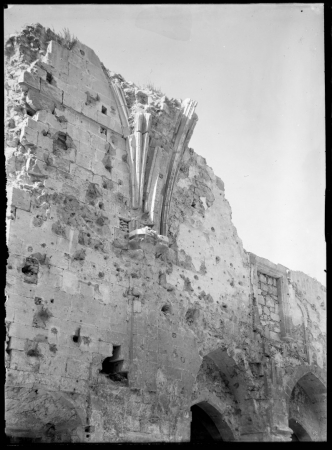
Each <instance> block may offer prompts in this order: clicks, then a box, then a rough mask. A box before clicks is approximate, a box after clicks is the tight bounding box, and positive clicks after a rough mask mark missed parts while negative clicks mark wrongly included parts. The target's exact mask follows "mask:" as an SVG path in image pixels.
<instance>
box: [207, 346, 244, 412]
mask: <svg viewBox="0 0 332 450" xmlns="http://www.w3.org/2000/svg"><path fill="white" fill-rule="evenodd" d="M205 358H209V359H210V360H212V361H213V362H214V363H215V365H216V366H217V367H218V369H219V370H220V371H221V372H222V373H223V374H224V375H225V376H226V378H227V381H228V387H229V389H230V391H231V392H232V394H233V395H234V397H235V399H236V401H237V403H241V401H242V400H243V399H244V398H245V397H246V389H247V381H248V380H247V379H246V378H245V376H244V373H243V370H242V368H241V367H240V366H239V363H237V362H236V361H235V359H234V358H233V357H232V356H230V355H229V353H228V352H227V350H226V349H223V348H217V349H214V350H211V351H210V352H209V353H208V354H207V355H206V356H205Z"/></svg>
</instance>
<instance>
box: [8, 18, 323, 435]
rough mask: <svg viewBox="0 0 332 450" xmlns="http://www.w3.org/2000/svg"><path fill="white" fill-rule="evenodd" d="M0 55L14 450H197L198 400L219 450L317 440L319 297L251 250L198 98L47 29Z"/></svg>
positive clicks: (15, 39) (36, 29) (296, 275)
mask: <svg viewBox="0 0 332 450" xmlns="http://www.w3.org/2000/svg"><path fill="white" fill-rule="evenodd" d="M5 54H6V78H5V89H6V149H5V155H6V172H7V198H8V203H7V214H6V218H7V230H6V231H7V245H8V250H9V258H8V261H7V285H6V297H7V300H6V311H7V317H6V324H7V337H6V339H7V341H6V367H7V378H6V397H7V400H6V408H7V412H6V432H7V434H8V435H9V436H11V439H12V440H13V442H18V441H20V440H22V439H23V440H24V439H28V440H29V439H30V440H32V441H33V442H39V441H41V442H156V441H165V442H182V441H189V440H190V423H191V420H192V413H191V407H192V406H193V405H198V406H199V407H200V408H201V409H203V410H204V411H205V412H206V414H208V415H210V417H212V418H213V420H214V423H215V426H216V429H217V430H218V431H217V433H219V436H221V438H222V439H223V440H239V441H241V440H242V441H278V440H279V441H280V440H286V441H287V440H290V439H291V438H290V436H291V434H292V430H293V431H294V432H295V434H296V433H298V434H299V433H300V432H299V431H298V429H296V430H295V429H294V426H293V425H292V424H293V422H292V420H293V419H294V420H297V421H298V422H299V423H301V426H302V427H303V428H304V429H305V431H306V433H307V434H308V436H309V437H310V439H312V440H324V439H325V432H326V414H325V412H324V411H325V409H324V405H325V397H324V395H325V392H326V382H325V368H326V317H325V308H326V307H325V305H326V293H325V288H324V287H323V286H322V285H321V284H320V283H318V282H317V281H316V280H313V279H311V278H310V277H308V276H306V275H305V274H302V273H301V272H292V271H289V270H288V269H287V268H285V267H284V266H281V265H279V264H278V265H276V264H273V263H271V262H269V261H267V260H265V259H263V258H259V257H258V256H256V255H253V254H250V253H247V252H246V251H245V250H244V249H243V245H242V241H241V240H240V238H239V237H238V235H237V231H236V229H235V227H234V225H233V224H232V221H231V208H230V205H229V203H228V201H227V200H226V198H225V191H224V185H223V182H222V181H221V180H220V178H218V177H216V176H215V175H214V173H213V171H212V170H211V168H209V167H208V166H207V165H206V162H205V160H204V158H202V157H200V156H198V155H197V154H196V153H195V152H194V151H193V150H192V149H191V148H189V139H190V137H191V134H192V132H193V129H194V126H195V124H196V122H197V116H196V114H195V113H194V109H195V105H196V104H195V102H193V101H192V100H190V99H187V100H185V101H184V102H181V101H179V100H176V99H168V98H167V97H166V96H164V95H163V94H161V93H158V92H157V91H155V90H153V89H148V88H144V89H143V88H138V87H137V86H135V85H134V84H133V83H129V82H126V81H125V80H124V79H123V78H122V77H121V75H119V74H115V73H113V72H109V71H108V70H107V69H106V68H105V67H104V66H103V64H102V63H101V62H100V61H99V59H98V57H97V56H96V54H95V53H94V52H93V51H92V50H91V49H89V48H88V47H86V46H85V45H83V44H82V43H80V42H78V41H77V42H75V41H70V40H68V38H67V39H64V38H60V37H59V36H57V35H55V34H54V33H53V32H52V31H51V30H49V29H47V30H45V29H44V28H43V27H42V26H41V25H35V26H29V27H26V28H25V29H24V30H23V31H22V32H21V33H19V34H17V35H13V36H11V37H10V39H9V40H8V41H7V43H6V49H5ZM311 375H312V377H313V378H310V377H311ZM192 411H194V409H192ZM324 421H325V422H324ZM324 424H325V425H324ZM289 426H291V428H289ZM292 427H293V428H292Z"/></svg>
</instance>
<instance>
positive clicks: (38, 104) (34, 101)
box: [26, 89, 56, 112]
mask: <svg viewBox="0 0 332 450" xmlns="http://www.w3.org/2000/svg"><path fill="white" fill-rule="evenodd" d="M26 102H27V104H28V105H29V106H30V108H31V109H33V110H34V111H36V112H37V111H39V110H40V109H46V110H48V111H50V112H53V111H54V109H55V105H56V103H55V101H54V100H53V99H50V98H49V97H47V96H46V95H44V94H42V93H40V92H38V91H35V90H34V89H29V91H28V94H27V97H26Z"/></svg>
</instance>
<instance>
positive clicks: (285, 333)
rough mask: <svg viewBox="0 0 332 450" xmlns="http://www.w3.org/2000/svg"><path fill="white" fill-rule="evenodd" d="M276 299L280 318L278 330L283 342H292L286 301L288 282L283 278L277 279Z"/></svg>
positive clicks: (287, 301) (287, 302) (287, 300)
mask: <svg viewBox="0 0 332 450" xmlns="http://www.w3.org/2000/svg"><path fill="white" fill-rule="evenodd" d="M277 289H278V299H279V314H280V318H281V322H280V330H281V338H282V340H283V341H286V342H291V341H293V339H292V337H291V322H290V313H289V299H288V295H289V294H288V282H287V278H286V277H285V276H281V277H279V278H278V279H277Z"/></svg>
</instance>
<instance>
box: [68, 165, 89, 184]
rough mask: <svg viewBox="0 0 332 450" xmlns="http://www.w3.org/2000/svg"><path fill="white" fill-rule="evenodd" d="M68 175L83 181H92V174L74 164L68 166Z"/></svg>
mask: <svg viewBox="0 0 332 450" xmlns="http://www.w3.org/2000/svg"><path fill="white" fill-rule="evenodd" d="M70 174H71V175H73V176H74V177H77V178H81V179H83V180H87V181H92V178H93V173H92V172H91V171H89V170H86V169H84V168H83V167H80V166H78V165H76V164H74V163H72V164H70Z"/></svg>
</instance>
